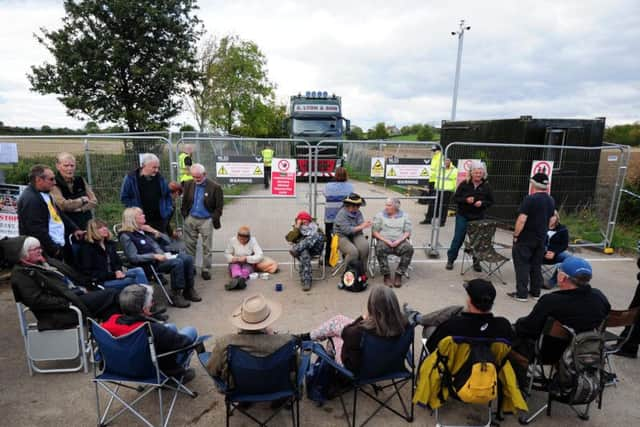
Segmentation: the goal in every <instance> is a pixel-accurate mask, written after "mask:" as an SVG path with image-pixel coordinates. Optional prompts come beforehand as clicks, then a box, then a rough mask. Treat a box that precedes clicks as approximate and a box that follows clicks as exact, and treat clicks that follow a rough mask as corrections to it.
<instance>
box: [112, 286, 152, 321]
mask: <svg viewBox="0 0 640 427" xmlns="http://www.w3.org/2000/svg"><path fill="white" fill-rule="evenodd" d="M118 301H119V302H120V310H121V311H122V314H125V315H128V316H135V315H139V314H141V313H142V312H143V310H144V309H145V308H151V304H152V303H153V288H152V287H151V286H148V285H129V286H127V287H126V288H124V289H123V290H122V291H121V292H120V296H119V297H118Z"/></svg>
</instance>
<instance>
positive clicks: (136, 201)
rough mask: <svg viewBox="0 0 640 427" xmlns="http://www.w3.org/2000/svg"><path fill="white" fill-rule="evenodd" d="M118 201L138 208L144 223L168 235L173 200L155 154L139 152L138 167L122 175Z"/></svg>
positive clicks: (129, 206) (126, 205)
mask: <svg viewBox="0 0 640 427" xmlns="http://www.w3.org/2000/svg"><path fill="white" fill-rule="evenodd" d="M120 200H121V201H122V203H123V204H124V206H125V207H127V208H131V207H137V208H141V209H142V211H143V212H144V215H145V217H146V219H147V224H149V225H150V226H151V227H153V228H155V229H156V230H158V231H160V232H162V233H165V234H168V235H171V234H170V232H169V230H168V225H169V219H170V218H171V214H172V213H173V200H172V199H171V192H170V191H169V186H168V184H167V181H166V180H165V179H164V177H163V176H162V175H161V174H160V159H158V157H157V156H156V155H155V154H151V153H145V154H143V155H142V158H141V159H140V167H139V168H137V169H135V170H133V171H131V172H129V173H128V174H127V176H125V177H124V182H123V183H122V189H121V190H120Z"/></svg>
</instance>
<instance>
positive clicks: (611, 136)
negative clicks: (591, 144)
mask: <svg viewBox="0 0 640 427" xmlns="http://www.w3.org/2000/svg"><path fill="white" fill-rule="evenodd" d="M604 139H605V140H606V141H607V142H613V143H615V144H625V145H640V122H634V123H633V124H626V125H617V126H612V127H609V128H607V129H606V130H605V132H604Z"/></svg>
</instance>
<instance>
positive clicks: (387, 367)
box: [303, 325, 415, 427]
mask: <svg viewBox="0 0 640 427" xmlns="http://www.w3.org/2000/svg"><path fill="white" fill-rule="evenodd" d="M413 337H414V325H409V326H408V327H407V330H406V331H405V332H404V333H403V334H402V335H401V336H399V337H397V338H381V337H377V336H374V335H370V334H368V333H364V334H363V336H362V342H361V344H360V348H361V351H362V363H361V367H360V372H357V373H355V372H351V371H350V370H348V369H346V368H345V367H344V366H342V365H340V364H338V363H337V362H336V361H335V359H334V358H333V356H331V355H329V354H328V353H327V351H326V350H325V348H324V347H323V346H322V345H321V344H320V343H316V342H311V341H308V342H305V343H304V345H303V350H311V351H312V352H313V353H314V354H316V355H317V356H318V357H319V358H321V359H323V360H325V361H326V362H328V363H329V364H330V365H331V366H332V367H333V368H335V369H336V371H337V372H338V374H339V375H341V376H342V377H344V378H345V379H346V380H347V381H348V383H349V387H348V388H347V389H346V390H345V391H343V392H342V393H340V395H339V398H340V404H341V405H342V410H343V411H344V416H345V418H346V420H347V425H349V426H352V427H355V426H356V416H357V402H358V392H360V393H362V394H364V395H365V396H368V397H369V398H371V399H373V400H374V401H376V402H377V403H378V407H377V408H376V410H375V411H374V412H373V413H372V414H371V415H370V416H369V417H368V418H367V419H366V420H365V421H364V422H363V423H362V424H360V425H361V426H364V425H365V424H366V423H368V422H369V421H370V420H371V419H372V418H373V417H374V416H376V414H377V413H378V412H380V410H381V409H383V408H386V409H388V410H389V411H391V412H393V413H394V414H396V415H398V416H399V417H401V418H403V419H404V420H406V421H408V422H412V421H413V402H412V401H411V398H409V400H410V408H409V409H407V405H406V404H405V401H404V400H403V399H402V395H401V394H400V390H401V389H402V388H403V387H404V386H405V385H406V384H408V383H409V382H410V383H411V391H410V393H413V389H414V388H415V363H414V360H413V355H414V344H413ZM366 386H371V387H372V388H373V394H372V393H370V392H369V391H368V390H367V389H366ZM390 388H393V390H392V393H391V394H389V395H388V396H386V397H378V393H380V392H381V391H384V390H386V389H390ZM351 389H353V413H352V415H351V420H349V413H348V411H347V407H346V405H345V403H344V398H343V395H344V394H346V393H347V392H348V391H350V390H351ZM393 397H397V398H398V400H399V401H400V405H402V412H399V411H398V410H396V409H395V408H392V407H391V406H390V405H389V402H390V401H391V399H393Z"/></svg>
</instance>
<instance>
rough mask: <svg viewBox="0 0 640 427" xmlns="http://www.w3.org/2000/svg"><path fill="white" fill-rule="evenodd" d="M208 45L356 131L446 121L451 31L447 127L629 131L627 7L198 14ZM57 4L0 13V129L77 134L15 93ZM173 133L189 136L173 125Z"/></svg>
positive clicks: (630, 3)
mask: <svg viewBox="0 0 640 427" xmlns="http://www.w3.org/2000/svg"><path fill="white" fill-rule="evenodd" d="M199 5H200V11H199V12H198V15H199V16H200V17H201V18H202V19H203V21H204V24H205V28H206V30H207V31H208V32H209V34H210V35H214V36H222V35H225V34H228V33H234V34H237V35H239V36H240V37H241V38H243V39H249V40H253V41H255V42H256V43H257V44H258V46H260V48H261V49H262V51H263V52H264V54H265V55H266V57H267V60H268V70H269V78H270V80H271V81H273V82H274V83H276V84H277V91H276V93H277V97H278V100H279V101H281V102H286V101H287V99H288V97H289V96H290V95H292V94H296V93H298V92H303V93H304V92H305V91H306V90H326V91H328V92H329V93H336V94H338V95H341V96H342V99H343V113H344V115H345V117H347V118H349V119H351V121H352V123H353V124H355V125H358V126H361V127H363V128H365V129H367V128H369V127H371V126H373V125H374V124H375V123H376V122H379V121H385V122H386V123H387V124H388V125H390V124H396V125H397V126H402V125H405V124H411V123H418V122H423V123H424V122H430V123H439V122H440V121H441V120H443V119H449V118H450V114H451V99H452V92H453V80H454V73H455V61H456V53H457V37H455V36H452V35H451V31H456V30H457V29H458V24H459V21H460V19H466V21H467V23H468V25H470V26H471V30H470V31H468V32H466V33H465V38H464V52H463V59H462V75H461V81H460V90H459V97H458V113H457V118H458V119H460V120H467V119H469V120H471V119H487V118H501V117H519V116H520V115H532V116H534V117H581V118H592V117H598V116H605V117H607V124H608V125H613V124H620V123H628V122H633V121H636V120H640V55H639V51H640V1H638V0H608V1H606V2H605V1H601V0H599V1H586V0H579V1H541V0H536V1H489V0H484V1H474V0H470V1H455V2H443V1H425V0H416V1H409V0H407V1H377V0H375V1H364V0H351V1H344V0H342V1H332V0H325V1H322V2H318V1H304V0H277V1H265V0H253V1H249V0H226V1H215V0H200V1H199ZM63 13H64V10H63V7H62V1H54V0H39V1H37V0H32V1H29V0H19V1H18V0H0V22H1V25H0V58H2V60H1V61H0V121H3V122H4V123H5V124H7V125H14V126H35V127H40V126H41V125H43V124H47V125H49V126H53V127H59V126H68V127H73V128H77V127H82V126H84V122H81V121H78V120H75V119H72V118H70V117H69V116H67V114H66V112H65V109H64V107H63V106H62V104H60V103H59V102H58V101H57V100H56V97H55V96H54V95H51V96H41V95H39V94H37V93H34V92H31V91H30V90H29V82H28V80H27V78H26V74H27V72H29V71H30V66H31V65H34V64H41V63H43V62H45V61H51V57H50V55H49V54H48V52H47V51H46V50H45V49H44V48H43V47H42V46H41V45H39V44H38V42H37V41H36V40H35V38H34V37H33V34H34V33H36V32H38V31H39V28H40V27H45V28H47V29H50V30H53V29H57V28H59V27H60V25H61V21H60V19H61V17H62V15H63ZM176 121H179V122H188V123H192V124H193V123H195V121H194V120H193V119H192V118H191V117H190V116H189V115H188V114H187V113H184V114H182V115H180V116H179V117H178V118H177V119H176Z"/></svg>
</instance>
